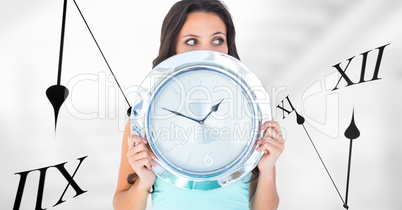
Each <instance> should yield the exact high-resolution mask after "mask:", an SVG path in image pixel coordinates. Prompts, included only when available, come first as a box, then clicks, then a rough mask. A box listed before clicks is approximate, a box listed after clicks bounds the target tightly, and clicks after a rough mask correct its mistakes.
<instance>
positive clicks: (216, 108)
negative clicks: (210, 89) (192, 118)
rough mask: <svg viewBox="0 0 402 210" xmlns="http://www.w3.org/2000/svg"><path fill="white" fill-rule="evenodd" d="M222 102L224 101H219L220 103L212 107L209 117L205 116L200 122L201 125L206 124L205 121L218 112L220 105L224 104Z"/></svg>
mask: <svg viewBox="0 0 402 210" xmlns="http://www.w3.org/2000/svg"><path fill="white" fill-rule="evenodd" d="M222 101H223V99H222V100H221V101H219V103H217V104H215V105H213V106H212V107H211V111H210V112H209V113H208V114H207V116H205V117H204V119H202V120H200V123H201V124H202V123H204V121H205V120H206V119H207V118H208V117H209V115H211V114H212V112H216V111H218V108H219V105H220V104H221V103H222Z"/></svg>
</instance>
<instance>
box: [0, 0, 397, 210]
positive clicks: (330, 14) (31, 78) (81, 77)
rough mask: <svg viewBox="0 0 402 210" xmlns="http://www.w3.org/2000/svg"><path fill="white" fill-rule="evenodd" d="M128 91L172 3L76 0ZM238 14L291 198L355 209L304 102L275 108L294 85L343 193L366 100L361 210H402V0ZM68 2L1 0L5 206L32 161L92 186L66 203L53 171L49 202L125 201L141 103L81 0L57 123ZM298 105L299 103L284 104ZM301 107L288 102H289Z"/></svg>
mask: <svg viewBox="0 0 402 210" xmlns="http://www.w3.org/2000/svg"><path fill="white" fill-rule="evenodd" d="M76 2H77V4H78V5H79V6H80V9H81V11H82V13H83V14H84V16H85V18H86V20H87V22H88V24H89V26H90V27H91V29H92V32H93V33H94V35H95V37H96V39H97V40H98V43H99V45H100V47H101V48H102V50H103V52H104V54H105V56H106V58H107V60H108V62H109V64H110V66H111V68H112V69H113V71H114V73H115V75H116V77H117V79H118V81H119V83H120V85H121V86H122V88H123V91H124V92H125V94H126V95H127V96H128V98H129V100H130V99H131V97H132V96H133V93H134V92H135V90H136V88H137V86H138V85H139V84H140V83H141V81H142V80H143V79H144V78H145V76H146V74H147V73H148V72H149V71H150V70H151V64H152V60H153V59H154V58H155V57H156V55H157V51H158V47H159V36H160V26H161V24H162V21H163V18H164V16H165V15H166V13H167V11H168V10H169V9H170V7H171V6H172V5H173V3H174V2H176V1H172V0H169V1H167V0H164V1H141V2H139V1H127V0H114V1H110V0H109V1H106V0H96V1H95V0H76ZM224 2H225V3H226V5H227V7H228V8H229V11H230V12H231V14H232V16H233V19H234V22H235V26H236V30H237V45H238V51H239V54H240V57H241V60H242V62H243V63H244V64H246V65H247V66H248V67H250V69H252V70H253V71H254V72H255V73H256V74H257V76H258V77H259V78H260V79H261V81H263V84H264V86H265V88H266V89H267V91H268V92H269V93H270V94H271V103H272V107H273V117H274V118H275V119H276V120H278V121H279V122H280V123H281V126H282V127H283V131H284V133H285V136H286V140H287V143H286V149H285V151H284V153H283V154H282V156H281V157H280V159H279V161H278V163H277V173H278V175H277V187H278V191H279V194H280V198H281V203H280V207H279V209H281V210H292V209H327V210H340V209H343V207H342V201H341V199H340V197H339V196H338V194H337V192H336V190H335V188H334V187H333V186H332V183H331V180H330V179H329V177H328V176H327V174H326V172H325V169H324V167H323V166H322V165H321V162H320V160H319V158H318V156H317V154H316V153H315V151H314V149H313V147H312V145H311V143H310V140H309V138H308V136H307V135H306V132H305V130H304V129H303V127H302V126H300V125H298V124H297V123H296V120H295V119H296V116H295V113H294V112H293V113H291V114H290V115H289V116H287V117H286V116H285V117H286V118H285V119H283V116H282V112H281V111H280V110H279V109H276V108H275V107H276V105H278V104H280V103H281V101H282V100H283V99H284V98H285V97H286V96H289V99H290V100H291V101H292V104H293V106H294V107H295V108H296V109H297V111H298V113H299V114H301V115H303V116H304V117H305V119H306V122H305V128H306V130H307V131H308V132H309V135H310V136H311V138H312V139H313V141H314V142H315V145H316V147H317V149H318V150H319V152H320V154H321V156H322V159H323V160H324V162H325V163H326V165H327V167H328V170H329V171H330V173H331V175H332V177H333V179H334V182H335V183H336V185H337V187H338V188H339V191H340V193H341V194H342V197H344V196H345V189H346V172H347V161H348V151H349V140H348V139H346V137H345V136H344V131H345V129H346V128H347V126H348V125H349V123H350V121H351V116H352V112H353V110H354V116H355V123H356V125H357V127H358V128H359V130H360V133H361V135H360V137H359V138H358V139H356V140H354V144H353V156H352V167H351V180H350V191H349V206H350V209H353V210H358V209H364V210H377V209H386V210H397V209H401V208H402V200H401V199H400V197H401V194H402V190H401V189H402V181H401V180H400V177H402V164H401V160H402V154H401V152H400V151H401V149H402V142H401V139H402V138H401V137H402V136H401V132H400V129H401V125H402V124H401V122H400V119H401V117H402V111H401V109H400V107H401V106H402V99H401V96H400V95H401V94H400V91H401V90H402V61H401V55H402V38H401V37H402V27H401V20H402V2H401V1H397V0H373V1H367V0H366V1H363V0H348V1H346V0H327V1H320V0H281V1H279V0H250V1H247V2H246V1H234V0H226V1H224ZM62 8H63V1H62V0H39V1H29V0H13V1H11V0H8V1H7V0H0V71H1V73H2V75H1V77H0V80H1V82H0V97H1V105H0V141H1V143H2V146H1V147H0V167H1V170H0V178H1V186H2V187H1V189H0V199H1V202H0V207H1V209H11V208H12V206H13V204H14V200H15V197H16V192H17V188H18V183H19V181H20V175H18V174H15V173H18V172H22V171H28V170H33V169H38V168H42V167H46V166H51V165H56V164H59V163H63V162H67V163H66V164H65V167H66V169H67V171H69V172H70V173H73V171H74V170H75V169H76V167H77V165H78V163H79V161H78V160H77V159H78V158H81V157H84V156H88V157H87V158H86V159H85V160H84V161H83V162H82V164H81V166H80V168H79V170H78V172H77V174H76V175H75V176H74V180H75V181H76V182H77V183H78V185H79V186H80V187H81V188H83V189H84V190H87V191H88V192H87V193H84V194H82V195H80V196H77V197H75V198H74V195H75V191H74V190H73V188H71V187H69V189H68V190H67V192H66V194H65V195H64V197H63V198H64V200H66V202H64V203H62V204H60V205H57V206H55V207H53V205H54V204H55V203H56V202H57V201H58V199H59V198H60V196H61V194H62V193H63V190H64V188H65V187H66V185H67V182H66V180H65V179H64V178H63V177H62V176H61V174H60V173H59V172H58V171H57V170H56V169H54V168H53V169H51V168H50V169H48V171H47V175H46V182H45V188H44V193H43V202H42V207H43V208H47V209H112V199H113V195H114V191H115V187H116V182H117V174H118V169H119V162H120V149H121V144H122V135H123V131H124V126H125V123H126V121H127V117H126V115H125V113H126V110H127V108H128V106H127V104H126V102H125V100H124V98H123V96H122V95H121V93H120V91H119V90H118V87H117V84H116V82H115V81H114V79H113V77H112V76H111V74H110V72H109V69H108V68H107V66H106V64H105V62H104V60H103V58H102V56H101V54H100V53H99V51H98V49H97V47H96V45H95V43H94V41H93V40H92V37H91V35H90V33H89V32H88V30H87V28H86V26H85V23H84V22H83V20H82V18H81V16H80V14H79V12H78V10H77V8H76V7H75V5H74V2H73V1H71V0H70V1H68V8H67V22H66V33H65V44H64V46H65V47H64V59H63V71H62V79H61V85H64V86H66V87H67V88H68V89H69V91H70V95H69V96H68V98H67V100H66V101H65V103H64V104H63V106H62V108H61V109H60V113H59V118H58V125H57V132H54V114H53V108H52V106H51V104H50V102H49V101H48V99H47V98H46V95H45V91H46V89H47V88H48V87H50V86H51V85H55V84H56V79H57V69H58V56H59V42H60V29H61V19H62ZM386 44H390V45H388V46H387V47H386V48H385V49H384V55H383V58H382V62H381V67H380V70H379V77H380V78H381V79H380V80H375V81H370V82H365V83H362V84H358V85H352V86H348V87H345V86H346V82H345V81H344V80H341V82H340V83H339V86H338V87H339V89H338V90H336V91H332V89H333V88H334V87H335V86H336V83H337V81H338V79H339V73H338V72H337V70H336V69H335V68H334V67H333V66H334V65H335V64H338V63H341V64H340V66H341V67H342V68H345V66H346V65H347V62H348V61H347V59H349V58H351V57H353V56H355V58H354V59H353V60H352V62H351V63H350V65H349V67H348V72H347V73H348V76H350V78H351V80H353V81H354V82H357V81H359V78H360V69H361V65H362V55H360V54H362V53H364V52H367V51H369V50H371V51H370V52H369V54H368V59H367V69H366V77H365V78H366V80H370V78H372V75H373V69H374V65H375V62H376V60H377V54H378V50H377V49H375V48H378V47H380V46H383V45H386ZM285 104H286V101H285ZM288 108H289V107H288ZM38 180H39V172H38V171H35V172H31V173H30V174H29V176H28V178H27V181H26V186H25V190H24V194H23V198H22V202H21V209H33V208H34V205H35V203H36V194H37V189H38Z"/></svg>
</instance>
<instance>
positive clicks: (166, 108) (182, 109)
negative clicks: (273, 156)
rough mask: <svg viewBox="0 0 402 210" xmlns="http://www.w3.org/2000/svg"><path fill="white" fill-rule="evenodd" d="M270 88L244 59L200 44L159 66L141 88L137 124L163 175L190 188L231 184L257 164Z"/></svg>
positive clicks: (135, 129)
mask: <svg viewBox="0 0 402 210" xmlns="http://www.w3.org/2000/svg"><path fill="white" fill-rule="evenodd" d="M269 98H270V97H269V95H268V94H267V92H266V91H265V89H264V87H263V85H262V84H261V82H260V80H259V79H258V78H257V76H256V75H255V74H254V73H253V72H252V71H251V70H250V69H248V68H247V67H246V66H244V65H243V64H242V63H241V62H240V61H239V60H237V59H235V58H233V57H231V56H229V55H227V54H223V53H219V52H214V51H206V50H198V51H190V52H186V53H181V54H178V55H175V56H172V57H170V58H168V59H166V60H165V61H163V62H161V63H160V64H158V66H156V67H155V68H154V69H153V70H152V71H151V72H150V73H149V74H148V76H147V77H146V78H145V79H144V81H143V82H142V84H141V86H140V87H139V89H138V94H137V96H136V99H135V103H134V104H135V105H134V106H133V109H132V110H131V131H132V133H133V134H134V135H140V136H143V137H145V138H147V139H148V143H149V146H150V147H151V149H152V151H153V152H154V154H155V156H156V157H157V158H156V160H155V161H156V162H157V165H156V166H155V167H153V168H152V170H153V171H154V173H155V174H156V175H157V176H158V177H159V178H161V179H163V180H165V181H167V182H169V183H171V184H173V185H176V186H177V187H181V188H184V189H190V190H212V189H216V188H220V187H223V186H226V185H228V184H231V183H233V182H235V181H237V180H240V179H242V178H243V177H245V176H246V175H247V174H248V173H249V172H250V171H251V170H253V169H254V168H255V167H256V165H257V163H258V161H259V160H260V158H261V157H262V153H261V152H258V151H256V147H257V145H256V140H257V138H259V135H262V133H260V132H259V127H260V125H261V124H262V123H263V122H265V121H268V120H271V119H272V117H271V116H272V115H271V109H270V107H271V104H270V100H269Z"/></svg>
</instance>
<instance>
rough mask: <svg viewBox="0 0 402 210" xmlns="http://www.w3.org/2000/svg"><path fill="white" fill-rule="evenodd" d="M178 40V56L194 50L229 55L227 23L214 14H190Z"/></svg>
mask: <svg viewBox="0 0 402 210" xmlns="http://www.w3.org/2000/svg"><path fill="white" fill-rule="evenodd" d="M177 39H178V40H177V46H176V54H179V53H183V52H188V51H192V50H212V51H218V52H222V53H225V54H227V53H228V45H227V42H226V26H225V23H224V22H223V21H222V20H221V18H220V17H219V16H217V15H215V14H213V13H206V12H194V13H190V14H189V15H188V16H187V19H186V21H185V22H184V25H183V28H182V29H181V31H180V33H179V36H178V38H177Z"/></svg>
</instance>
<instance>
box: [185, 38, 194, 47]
mask: <svg viewBox="0 0 402 210" xmlns="http://www.w3.org/2000/svg"><path fill="white" fill-rule="evenodd" d="M195 43H196V40H195V39H189V40H187V41H186V44H187V45H191V46H193V45H195Z"/></svg>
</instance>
